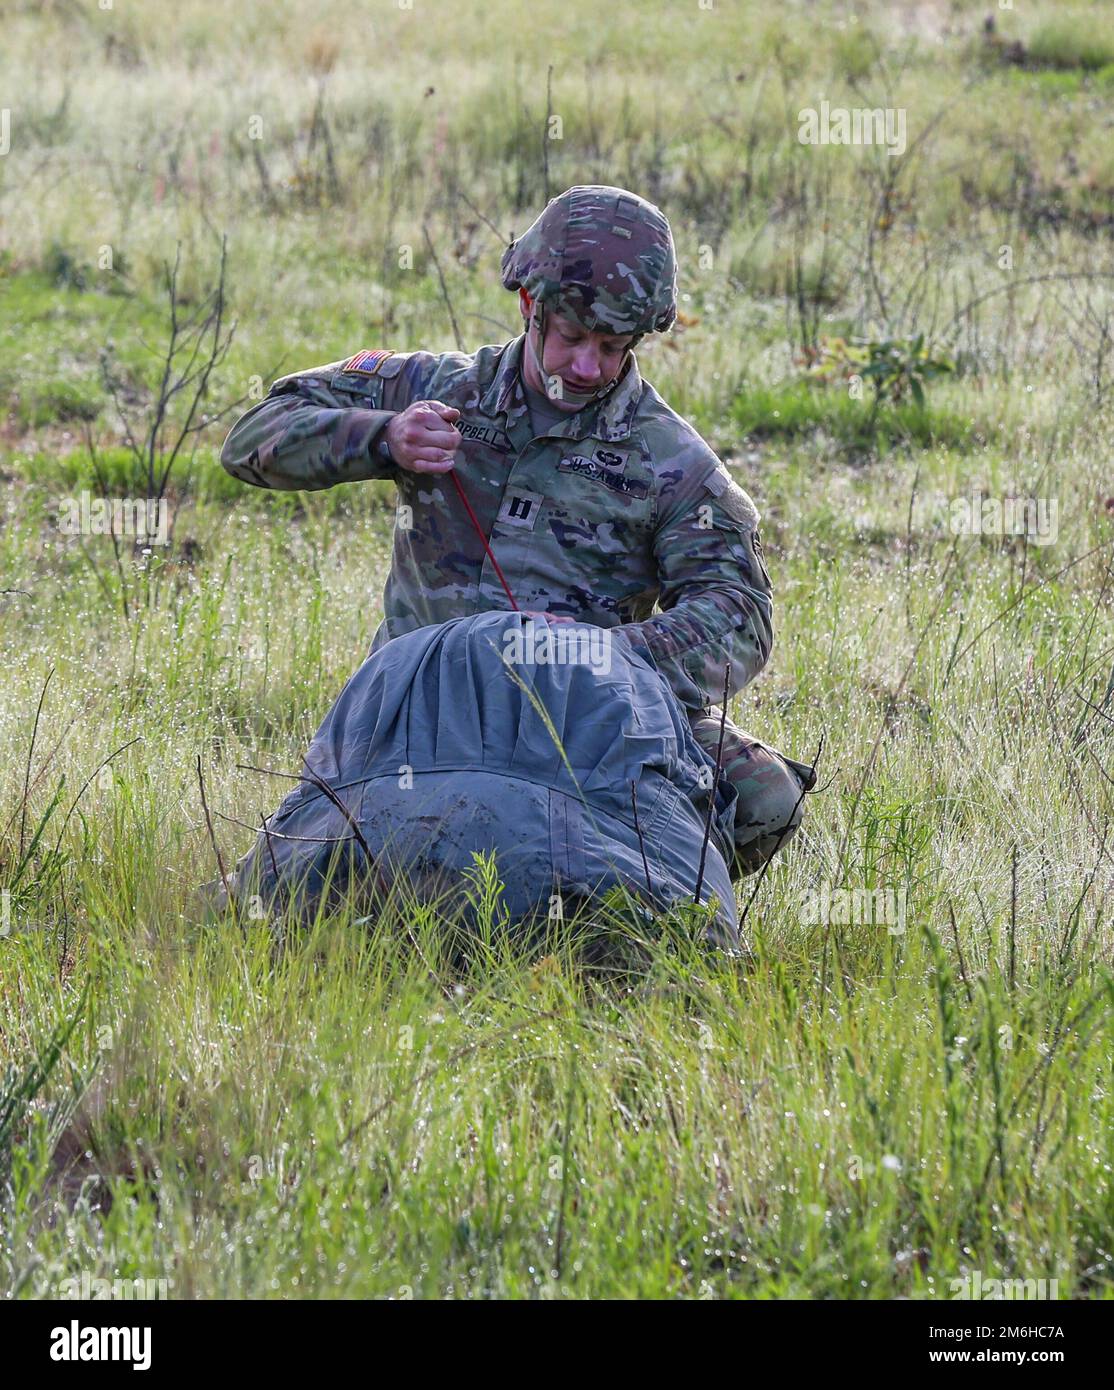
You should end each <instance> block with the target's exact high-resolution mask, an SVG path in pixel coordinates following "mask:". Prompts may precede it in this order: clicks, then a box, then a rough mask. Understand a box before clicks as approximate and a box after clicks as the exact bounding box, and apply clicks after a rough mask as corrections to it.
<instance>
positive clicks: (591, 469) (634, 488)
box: [557, 454, 650, 497]
mask: <svg viewBox="0 0 1114 1390" xmlns="http://www.w3.org/2000/svg"><path fill="white" fill-rule="evenodd" d="M557 468H558V470H559V471H560V472H562V473H579V474H580V475H581V477H584V478H591V480H592V481H593V482H594V483H602V484H603V485H604V487H608V488H610V489H611V491H612V492H621V493H622V494H623V495H624V497H648V496H649V495H650V484H649V483H644V482H642V481H641V480H640V479H638V478H628V477H627V476H626V474H624V473H619V472H617V471H616V470H615V469H612V468H605V467H604V466H603V465H602V464H600V463H597V462H596V461H595V459H586V458H581V456H580V455H579V454H574V455H573V456H572V457H571V458H567V459H562V460H561V462H560V463H559V464H558V465H557Z"/></svg>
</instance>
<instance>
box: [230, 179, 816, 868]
mask: <svg viewBox="0 0 1114 1390" xmlns="http://www.w3.org/2000/svg"><path fill="white" fill-rule="evenodd" d="M571 194H573V195H576V194H581V195H586V196H584V197H582V199H581V210H582V212H583V214H584V215H582V216H581V218H580V226H579V231H578V232H577V233H576V235H579V236H580V237H581V238H582V239H583V238H584V237H588V238H589V240H590V239H591V236H592V235H593V230H594V229H596V228H598V225H599V218H598V216H594V215H593V214H598V210H599V206H600V203H601V200H602V197H603V195H608V196H609V197H610V195H615V197H616V198H617V199H620V200H628V201H629V202H630V203H631V204H633V205H634V212H635V214H636V216H635V217H634V218H632V219H631V220H630V223H629V225H630V227H631V228H632V229H633V230H634V231H635V232H636V233H637V229H638V226H639V223H638V220H637V217H638V216H639V215H644V210H645V209H646V208H648V207H649V205H648V204H643V203H642V200H640V199H635V198H634V195H631V194H624V193H622V192H621V190H615V189H609V190H608V189H600V188H590V189H586V190H584V189H573V190H571ZM563 197H565V198H566V199H568V197H569V195H563ZM559 202H560V200H558V199H554V200H553V202H552V203H550V205H549V208H547V210H546V214H548V213H549V212H550V210H551V209H553V207H554V204H556V203H559ZM618 206H619V213H616V211H615V206H614V205H612V206H611V208H610V211H609V212H608V214H607V219H608V221H609V222H615V225H616V227H618V226H621V223H622V216H621V213H622V211H623V209H624V206H625V205H624V204H623V203H622V202H620V203H619V204H618ZM585 209H586V211H584V210H585ZM652 211H653V212H654V213H655V214H656V216H657V218H660V219H661V222H662V223H664V218H662V216H661V214H660V213H658V212H657V210H656V209H653V210H652ZM546 214H543V215H542V218H540V219H539V223H541V222H542V221H543V219H545V217H546ZM617 218H618V220H616V219H617ZM574 221H575V219H573V218H569V222H570V224H572V223H574ZM537 226H538V224H537V223H536V224H535V228H532V229H531V231H530V232H527V233H526V234H525V236H524V237H523V238H521V239H520V241H519V242H517V243H514V245H512V246H511V247H510V248H508V252H507V254H506V255H505V256H504V284H506V285H507V286H508V288H516V287H517V286H518V284H525V285H526V288H527V290H528V292H530V287H531V285H533V286H534V289H535V290H537V289H538V288H539V286H540V287H541V288H542V289H543V290H544V286H545V279H546V277H547V276H548V277H549V282H550V283H551V284H552V285H555V286H558V287H562V286H563V287H564V288H563V290H562V291H561V292H560V293H557V294H553V293H550V294H549V295H548V297H547V298H546V299H542V300H539V301H538V302H539V303H541V304H542V305H545V304H549V305H550V306H551V307H552V306H554V305H556V306H557V307H558V308H559V310H560V312H561V313H562V314H567V315H568V316H570V317H576V318H577V319H578V320H579V321H580V322H581V323H582V324H583V326H584V327H585V328H588V329H590V330H591V329H593V328H594V329H597V330H598V331H605V332H613V333H616V334H625V333H629V332H637V327H632V326H631V325H632V324H634V325H637V324H639V323H642V324H645V323H646V322H647V321H649V322H662V321H663V320H664V323H665V326H668V322H671V321H672V313H671V312H669V313H668V314H667V313H666V312H664V311H662V310H661V308H660V300H661V295H660V284H661V278H662V277H661V274H660V271H661V268H662V267H661V265H660V264H653V263H652V262H653V256H652V255H650V256H647V255H646V254H645V253H644V252H643V253H642V254H641V255H639V247H638V244H637V238H636V236H632V237H631V238H629V240H630V241H632V242H634V243H635V244H634V245H633V246H628V245H626V242H624V245H623V251H625V252H626V254H627V260H626V261H623V260H622V259H621V258H620V260H619V266H618V268H619V269H624V270H629V271H630V274H629V276H628V278H629V279H630V280H631V282H632V283H635V284H638V285H639V286H640V288H641V289H643V290H644V291H645V293H646V296H647V300H648V304H649V311H650V312H649V313H648V314H643V315H642V316H641V317H634V318H632V317H631V316H630V314H629V306H628V313H627V316H626V317H624V315H623V313H622V312H621V310H622V308H623V304H622V302H621V301H620V300H618V299H616V298H614V297H613V296H611V295H609V294H607V293H605V294H599V293H596V294H595V296H594V298H593V296H592V294H591V292H590V290H591V287H590V286H589V287H587V292H586V289H585V286H575V285H574V287H573V292H572V293H571V294H570V293H567V291H568V289H569V276H568V275H567V274H566V275H565V277H564V279H562V277H561V272H560V267H559V265H555V264H553V263H552V261H553V258H552V257H550V258H548V259H547V258H546V256H545V255H543V256H541V257H535V258H534V261H533V262H531V261H529V258H528V257H527V258H526V260H527V263H526V267H525V269H524V267H523V260H524V257H523V255H522V254H521V253H522V250H523V243H526V247H525V250H526V251H529V248H530V242H529V238H530V237H531V233H532V232H533V231H534V230H535V229H536V228H537ZM665 229H666V234H668V224H665ZM612 230H615V228H614V227H613V229H612ZM568 235H569V241H568V244H567V245H566V251H565V254H566V255H569V254H572V253H573V251H574V250H575V249H576V248H575V246H574V245H573V241H574V234H573V233H572V232H570V233H569V234H568ZM612 240H613V241H614V240H615V238H612ZM551 246H552V238H551V239H550V241H549V242H548V243H547V242H546V241H545V239H544V238H543V239H542V248H543V252H544V251H545V250H546V249H547V247H549V248H551ZM653 249H654V248H653V247H651V252H652V251H653ZM516 250H517V251H518V252H519V255H518V259H517V261H516V260H515V253H516ZM669 254H670V256H671V255H672V240H671V238H670V239H669ZM557 259H559V257H558V258H557ZM539 262H540V274H541V278H539V273H538V271H539V264H538V263H539ZM580 263H581V264H583V258H581V261H580ZM670 264H671V263H669V264H667V265H666V267H665V268H666V269H667V270H669V269H670ZM655 271H656V272H658V273H657V278H656V279H655ZM669 280H670V284H669V287H668V288H669V291H670V293H669V296H668V298H669V303H670V305H671V303H672V275H671V274H670V275H669ZM655 286H657V287H658V288H657V290H655ZM655 293H657V300H656V301H655ZM638 336H641V335H640V334H638ZM528 350H530V348H529V346H528V342H527V337H526V335H525V334H524V335H522V336H520V337H518V338H516V339H514V340H513V341H512V342H510V343H507V344H504V345H502V346H487V347H481V348H480V349H479V350H478V351H477V352H475V353H473V354H467V353H459V352H447V353H432V352H421V351H418V352H394V351H387V350H383V349H377V350H374V351H364V352H359V353H357V354H356V355H355V356H354V357H351V358H349V359H347V360H346V361H340V362H333V363H330V364H329V365H327V366H323V367H316V368H314V369H312V370H310V371H304V372H297V373H294V374H292V375H290V376H286V377H283V378H281V379H280V380H279V381H276V382H275V384H274V385H273V386H272V388H271V391H270V394H269V395H268V396H267V398H266V399H265V400H264V401H262V402H260V404H258V405H257V406H255V407H254V408H253V409H252V410H250V411H248V412H247V414H246V415H244V416H243V417H242V418H241V419H240V420H239V421H238V422H237V424H236V425H235V426H234V427H233V429H232V430H231V432H230V433H229V436H228V438H227V440H226V441H225V444H224V448H223V450H222V453H221V461H222V463H223V464H224V467H225V468H226V469H227V470H228V472H229V473H231V474H232V475H233V476H234V477H236V478H239V479H241V480H242V481H244V482H247V483H251V484H254V485H255V486H257V487H268V488H280V489H292V488H307V489H315V488H325V487H331V486H333V485H334V484H335V483H342V482H355V481H359V480H361V479H371V478H386V479H391V480H392V481H394V482H395V484H396V485H397V488H398V502H399V512H398V524H396V528H395V537H394V556H393V562H392V566H391V572H390V576H389V578H388V580H387V585H386V589H385V592H384V598H383V607H384V613H385V617H384V620H383V623H382V624H381V626H380V628H379V630H378V632H377V633H376V635H375V640H374V643H373V646H372V650H373V651H374V650H376V649H377V648H378V647H380V646H381V645H382V644H383V643H384V642H386V641H387V640H388V639H389V638H391V637H396V636H399V635H400V634H402V633H405V632H410V631H413V630H414V629H415V628H419V627H424V626H426V625H428V624H431V623H442V622H445V621H447V620H449V619H451V618H457V617H462V616H464V615H468V614H472V613H478V612H481V611H484V610H488V609H495V608H507V607H509V604H508V601H507V597H506V594H505V593H504V591H503V588H502V585H501V584H500V582H499V579H498V576H497V575H496V573H495V570H494V568H493V566H492V564H491V561H490V559H489V558H488V557H487V555H486V554H485V551H484V547H483V544H482V542H481V540H480V538H479V536H477V534H476V532H475V530H474V529H473V527H472V525H471V522H470V520H469V518H468V516H467V514H466V512H465V510H464V508H463V506H462V504H461V501H460V498H459V497H458V496H457V493H456V489H455V488H454V486H453V485H452V483H451V481H450V480H449V478H448V476H447V475H445V474H435V473H418V472H412V471H410V470H407V469H403V468H399V467H397V466H395V465H394V464H393V463H392V462H390V461H389V457H384V456H383V454H382V452H381V447H380V436H381V434H382V432H383V431H384V429H385V427H386V425H387V424H388V423H389V421H390V420H391V419H392V417H393V415H394V414H395V413H396V412H399V411H402V410H404V409H406V407H407V406H409V405H411V404H412V403H413V402H415V401H422V400H438V401H441V402H443V403H444V404H446V405H449V406H454V407H456V408H457V409H458V410H459V411H460V418H459V420H458V421H457V422H456V429H457V430H458V431H459V433H460V436H461V438H460V445H459V448H458V449H457V452H456V463H455V469H454V471H455V473H456V475H457V477H458V478H459V480H460V482H461V484H462V485H463V489H464V492H465V495H466V496H467V498H468V500H469V501H470V503H471V505H472V507H473V509H474V511H475V513H476V515H477V517H478V519H479V522H480V525H481V526H482V528H483V531H484V533H485V534H486V536H487V537H488V541H489V544H490V546H491V549H492V552H493V553H494V555H495V556H496V558H497V560H498V561H499V564H500V566H501V568H502V570H503V573H504V575H505V576H506V579H507V583H508V585H509V587H510V590H511V592H512V593H513V594H514V596H515V600H516V602H517V603H518V605H519V607H520V608H521V609H524V610H544V611H547V612H550V613H554V614H557V615H566V616H568V617H570V618H576V619H579V620H581V621H583V622H587V623H591V624H594V625H596V626H599V627H603V628H610V627H616V626H619V625H622V626H623V628H624V630H625V632H626V633H627V635H628V636H629V637H630V638H631V639H632V640H633V641H634V642H635V643H636V645H637V647H638V649H639V650H640V651H641V652H642V654H643V655H645V656H646V657H648V658H649V659H650V660H651V661H652V662H653V663H654V664H655V665H656V667H657V669H658V670H659V671H660V672H661V674H662V675H663V676H664V677H665V679H666V680H667V681H668V683H669V684H670V686H671V687H672V689H673V691H674V693H675V694H676V696H677V698H678V700H679V701H680V702H681V704H682V705H683V706H684V707H685V708H686V710H687V711H688V713H689V716H690V719H691V720H692V722H693V732H694V734H695V735H696V737H697V738H698V740H699V741H700V742H701V743H702V745H703V746H704V747H705V748H708V749H709V750H710V751H711V752H712V753H713V754H714V752H715V747H716V742H717V740H718V736H719V719H718V715H717V714H716V712H714V711H713V712H709V706H710V704H711V701H712V699H714V698H717V697H719V696H721V695H722V691H723V688H724V679H725V674H726V669H727V667H728V666H730V673H731V674H730V688H731V690H732V692H735V691H738V690H740V689H741V688H742V687H743V686H744V685H746V684H747V683H748V682H749V681H751V680H752V679H753V678H754V677H755V676H756V675H757V674H758V672H759V671H760V670H761V669H762V667H763V666H764V665H765V663H766V661H767V659H768V657H769V654H770V647H771V644H772V641H773V628H772V605H771V587H770V578H769V574H768V573H767V571H766V566H765V563H764V561H763V557H762V547H761V542H760V540H759V537H758V519H759V518H758V512H757V510H756V509H755V507H754V504H753V503H752V501H751V500H750V498H749V497H748V496H747V494H746V493H745V492H744V491H743V490H742V488H740V487H739V486H738V484H737V483H735V481H734V480H733V479H732V478H731V477H730V475H729V474H728V472H727V469H726V468H725V467H724V466H723V464H722V463H721V462H720V461H719V459H718V458H717V457H716V455H715V454H714V453H713V452H712V450H711V449H709V448H708V446H707V445H706V444H705V443H704V441H703V440H702V439H701V438H700V436H699V435H698V434H697V432H696V431H695V430H694V429H693V428H692V427H691V426H690V425H689V424H688V423H687V422H686V421H684V420H683V419H681V417H680V416H679V415H677V414H676V413H675V412H674V411H673V410H671V409H670V408H669V406H668V405H666V403H665V402H664V401H663V400H662V398H661V397H660V396H659V395H658V393H657V392H656V391H655V390H654V388H653V387H652V386H651V385H650V384H649V383H648V382H645V381H643V379H642V376H641V374H640V373H639V370H638V364H637V362H636V361H635V359H634V356H633V353H631V354H629V356H628V360H627V363H626V366H625V369H624V370H622V371H620V373H619V375H618V377H617V378H616V380H615V382H614V383H613V384H612V385H611V386H610V387H609V388H608V389H607V390H606V392H604V393H603V395H602V398H601V399H599V400H597V401H595V402H593V403H592V404H590V405H587V406H585V407H584V408H581V409H579V410H578V411H577V412H576V413H575V414H573V413H570V414H568V415H566V416H565V418H564V419H563V420H562V421H560V422H558V423H556V424H554V425H552V426H551V427H549V428H548V429H547V431H546V433H545V434H544V435H541V436H537V437H535V435H534V432H533V428H532V426H531V423H530V413H529V409H528V405H527V400H526V396H525V392H524V388H523V380H522V362H523V354H524V352H525V351H528ZM655 605H657V607H658V608H659V609H660V610H661V611H659V612H656V613H655V611H654V610H655ZM724 765H725V770H726V773H727V775H728V777H729V778H730V779H731V780H732V781H733V782H734V783H735V784H736V786H737V787H738V788H739V791H740V802H739V806H740V810H739V815H738V818H737V821H736V837H735V838H736V847H737V854H738V865H737V867H738V868H739V869H741V870H743V871H744V872H749V871H751V870H753V869H756V868H758V867H759V866H760V865H761V864H762V863H763V862H764V861H765V859H767V858H768V857H769V855H770V854H771V853H772V852H773V851H774V850H775V849H776V847H777V844H778V842H779V839H780V840H784V839H787V838H789V835H790V834H792V832H793V830H795V828H796V824H797V822H798V821H799V819H800V805H799V803H800V799H801V791H802V787H803V786H804V784H805V783H806V782H807V781H808V769H807V768H805V767H803V766H802V765H801V764H793V763H791V762H789V760H786V759H784V758H782V757H781V756H780V755H779V754H777V753H775V752H773V750H771V749H768V748H767V747H766V746H765V745H763V744H761V743H759V742H758V741H757V740H754V739H752V738H750V737H749V736H747V735H746V734H744V733H743V732H742V731H740V730H738V729H736V728H735V727H734V725H732V724H731V723H730V722H728V724H727V734H726V739H725V751H724Z"/></svg>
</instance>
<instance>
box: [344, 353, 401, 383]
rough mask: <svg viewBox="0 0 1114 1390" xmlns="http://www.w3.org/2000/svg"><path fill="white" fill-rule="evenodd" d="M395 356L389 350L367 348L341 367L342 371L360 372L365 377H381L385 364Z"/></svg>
mask: <svg viewBox="0 0 1114 1390" xmlns="http://www.w3.org/2000/svg"><path fill="white" fill-rule="evenodd" d="M393 356H394V353H393V352H392V351H391V350H390V349H389V348H365V349H364V351H363V352H358V353H356V355H355V357H350V358H349V359H348V361H347V362H346V363H345V364H344V366H343V367H341V371H342V372H360V373H361V374H362V375H363V376H379V375H382V374H383V364H384V363H385V362H386V361H387V359H388V358H390V357H393Z"/></svg>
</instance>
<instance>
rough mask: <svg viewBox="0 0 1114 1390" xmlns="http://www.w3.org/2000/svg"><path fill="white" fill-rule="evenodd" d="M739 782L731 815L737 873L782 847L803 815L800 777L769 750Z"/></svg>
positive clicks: (753, 867)
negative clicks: (737, 797)
mask: <svg viewBox="0 0 1114 1390" xmlns="http://www.w3.org/2000/svg"><path fill="white" fill-rule="evenodd" d="M763 753H764V754H765V755H766V756H764V757H763V758H761V760H760V764H759V766H756V767H754V768H753V769H752V770H751V773H750V775H749V776H748V777H747V778H746V779H745V781H743V782H742V783H737V784H736V786H737V789H738V791H739V793H740V796H739V805H738V808H737V810H736V814H735V858H736V866H737V869H738V871H739V872H741V873H744V874H751V873H755V872H757V870H759V869H760V868H761V867H762V866H763V864H766V863H768V861H769V860H770V859H772V858H773V856H774V855H775V854H776V853H777V852H778V850H780V849H783V848H784V847H785V846H786V845H787V844H788V843H789V841H790V840H792V838H793V836H794V835H796V833H797V830H798V828H799V826H800V824H801V821H802V819H803V818H804V800H805V799H804V785H803V783H802V780H801V778H800V777H799V776H798V775H797V774H796V773H795V772H793V771H792V769H791V768H790V767H788V766H787V765H786V763H784V762H783V761H782V760H781V758H779V757H778V755H777V754H776V753H774V752H772V751H771V750H769V749H763Z"/></svg>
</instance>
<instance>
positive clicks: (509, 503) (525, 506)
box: [496, 492, 545, 531]
mask: <svg viewBox="0 0 1114 1390" xmlns="http://www.w3.org/2000/svg"><path fill="white" fill-rule="evenodd" d="M544 501H545V498H544V497H543V496H542V494H541V493H540V492H508V493H507V495H506V496H505V497H504V498H503V505H502V506H501V507H500V508H499V515H498V517H497V518H496V520H498V521H501V522H502V523H503V525H504V526H524V527H525V528H526V530H527V531H532V530H533V529H534V522H535V521H537V519H538V513H539V512H540V511H541V509H542V503H543V502H544Z"/></svg>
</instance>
